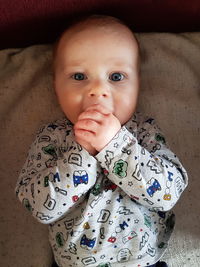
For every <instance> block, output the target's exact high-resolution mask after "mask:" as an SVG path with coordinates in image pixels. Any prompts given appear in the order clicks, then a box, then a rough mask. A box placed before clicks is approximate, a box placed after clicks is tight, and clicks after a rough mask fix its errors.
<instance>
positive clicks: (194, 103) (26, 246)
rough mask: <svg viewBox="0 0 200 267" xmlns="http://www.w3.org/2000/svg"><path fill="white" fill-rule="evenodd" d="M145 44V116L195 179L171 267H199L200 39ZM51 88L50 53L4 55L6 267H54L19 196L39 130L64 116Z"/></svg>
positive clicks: (1, 232) (0, 205) (182, 206)
mask: <svg viewBox="0 0 200 267" xmlns="http://www.w3.org/2000/svg"><path fill="white" fill-rule="evenodd" d="M138 39H139V41H140V44H141V52H142V66H141V93H140V99H139V106H138V109H139V110H140V111H143V112H145V113H146V114H148V115H151V116H153V117H155V118H156V120H157V123H158V125H159V126H160V127H161V129H162V130H163V132H164V133H165V134H166V137H167V140H168V142H169V143H170V145H171V148H172V150H174V152H176V154H177V155H178V156H179V158H180V159H181V161H182V162H183V164H184V166H185V168H186V169H187V171H188V174H189V186H188V188H187V190H186V191H185V193H184V194H183V196H182V197H181V199H180V201H179V203H178V204H177V205H176V207H175V211H176V214H177V224H176V230H175V232H174V234H173V237H172V240H171V243H170V246H169V249H168V251H167V253H166V255H165V259H166V261H167V262H168V263H169V266H172V267H182V266H186V267H190V266H192V267H199V266H200V194H199V191H200V174H199V173H200V33H190V34H189V33H188V34H187V33H185V34H167V33H163V34H161V33H160V34H154V33H149V34H139V35H138ZM52 88H53V87H52V75H51V46H50V45H41V46H32V47H28V48H25V49H9V50H3V51H1V52H0V122H1V130H0V140H1V144H0V147H1V153H0V157H1V159H0V266H4V267H22V266H23V267H47V266H51V262H52V253H51V250H50V247H49V245H48V230H47V226H46V225H41V224H39V223H38V222H37V221H36V220H35V219H33V218H32V217H31V216H30V214H29V213H28V212H27V211H26V210H25V209H24V208H22V206H21V204H20V203H19V201H18V200H17V199H16V198H15V194H14V188H15V184H16V180H17V178H18V174H19V171H20V169H21V167H22V165H23V163H24V161H25V158H26V153H27V151H28V148H29V145H30V144H31V142H32V141H33V138H34V136H35V133H36V131H37V129H38V128H39V127H40V126H41V125H42V124H43V123H46V122H48V121H52V120H54V119H56V118H58V117H60V116H62V112H61V111H60V108H59V106H58V104H57V102H56V97H55V94H54V92H53V89H52Z"/></svg>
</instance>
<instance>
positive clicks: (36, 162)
mask: <svg viewBox="0 0 200 267" xmlns="http://www.w3.org/2000/svg"><path fill="white" fill-rule="evenodd" d="M187 180H188V178H187V174H186V171H185V169H184V168H183V166H182V165H181V163H180V161H179V159H178V158H177V156H176V155H175V154H174V153H172V152H171V151H170V150H169V148H168V146H167V145H166V141H165V138H164V136H163V134H162V133H161V131H160V129H159V128H158V127H157V126H156V124H155V122H154V120H153V119H151V118H144V117H143V116H142V115H141V114H140V113H135V114H134V115H133V117H132V119H131V120H130V121H128V122H127V123H126V124H125V125H124V126H123V127H122V128H121V130H120V131H119V132H118V133H117V134H116V135H115V137H114V138H113V139H112V140H111V141H110V142H109V144H107V145H106V146H105V147H104V149H103V150H101V151H100V152H99V153H98V154H97V155H96V156H91V155H90V154H89V153H88V152H87V151H86V150H85V149H83V148H82V147H81V146H80V145H79V144H78V143H76V141H75V137H74V131H73V125H72V124H71V123H70V122H69V121H68V120H67V119H66V118H64V119H62V120H58V121H56V122H54V123H51V124H48V125H46V126H45V127H42V128H41V129H40V131H39V132H38V134H37V137H36V139H35V141H34V142H33V144H32V146H31V148H30V150H29V153H28V157H27V160H26V162H25V164H24V167H23V168H22V170H21V173H20V177H19V180H18V183H17V186H16V194H17V196H18V198H19V199H20V201H21V202H22V203H23V205H24V206H25V207H26V208H27V209H28V210H29V211H30V212H31V214H32V215H33V216H34V217H35V218H36V219H37V220H38V221H39V222H41V223H44V224H48V225H49V238H50V243H51V246H52V249H53V252H54V256H55V260H56V262H57V264H58V265H59V266H62V267H72V266H78V267H80V266H89V267H93V266H95V267H97V266H98V267H118V266H119V267H124V266H126V267H128V266H131V267H134V266H137V267H140V266H148V265H151V264H154V263H156V262H157V261H158V260H159V259H160V258H161V256H162V254H163V253H164V251H165V250H166V247H167V243H168V240H169V238H170V235H171V233H172V231H173V227H174V219H175V216H174V214H173V212H172V211H171V209H172V208H173V206H174V205H175V204H176V202H177V201H178V199H179V197H180V195H181V193H182V192H183V190H184V189H185V187H186V186H187V183H188V182H187Z"/></svg>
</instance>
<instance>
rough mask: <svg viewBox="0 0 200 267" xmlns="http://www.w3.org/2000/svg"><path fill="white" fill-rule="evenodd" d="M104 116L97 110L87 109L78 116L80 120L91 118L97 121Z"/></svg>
mask: <svg viewBox="0 0 200 267" xmlns="http://www.w3.org/2000/svg"><path fill="white" fill-rule="evenodd" d="M103 118H104V115H103V114H102V113H100V112H98V111H96V110H92V109H91V110H87V111H84V112H83V113H81V114H80V115H79V117H78V120H83V119H91V120H94V121H96V122H100V121H101V120H102V119H103Z"/></svg>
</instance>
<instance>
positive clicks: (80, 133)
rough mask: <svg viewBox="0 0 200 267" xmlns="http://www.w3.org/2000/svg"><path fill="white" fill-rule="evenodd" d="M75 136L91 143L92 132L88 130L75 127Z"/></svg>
mask: <svg viewBox="0 0 200 267" xmlns="http://www.w3.org/2000/svg"><path fill="white" fill-rule="evenodd" d="M75 136H76V137H77V138H78V139H81V140H83V141H84V142H87V143H89V144H91V141H92V140H93V139H94V133H93V132H90V131H86V130H83V129H76V130H75Z"/></svg>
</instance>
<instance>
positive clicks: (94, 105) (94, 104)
mask: <svg viewBox="0 0 200 267" xmlns="http://www.w3.org/2000/svg"><path fill="white" fill-rule="evenodd" d="M91 107H93V108H96V109H97V110H98V107H104V108H106V109H107V110H108V111H110V112H112V109H111V108H108V107H107V106H106V105H103V104H101V103H93V104H91V105H88V106H87V107H85V108H84V110H87V109H88V108H91Z"/></svg>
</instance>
